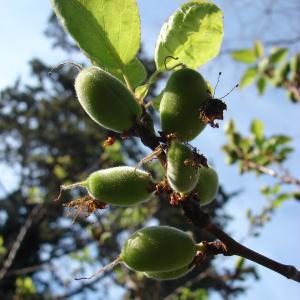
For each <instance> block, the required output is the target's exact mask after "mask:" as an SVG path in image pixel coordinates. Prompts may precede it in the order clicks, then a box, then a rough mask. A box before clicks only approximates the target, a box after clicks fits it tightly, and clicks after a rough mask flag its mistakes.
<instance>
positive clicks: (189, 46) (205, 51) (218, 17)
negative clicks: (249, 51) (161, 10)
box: [155, 0, 223, 70]
mask: <svg viewBox="0 0 300 300" xmlns="http://www.w3.org/2000/svg"><path fill="white" fill-rule="evenodd" d="M222 40H223V14H222V12H221V10H220V9H219V8H218V7H217V6H216V5H215V4H213V3H210V2H205V1H201V0H198V1H197V0H195V1H190V2H188V3H185V4H183V5H182V6H181V8H180V10H178V11H177V12H175V13H174V14H173V15H172V16H171V17H170V18H169V19H168V21H167V22H166V23H165V24H164V25H163V27H162V29H161V31H160V34H159V37H158V40H157V43H156V49H155V62H156V66H157V69H158V70H165V65H164V61H165V59H166V57H167V56H170V55H171V56H173V57H178V61H179V62H180V63H183V64H185V65H186V66H188V67H190V68H198V67H200V66H201V65H203V64H205V63H206V62H208V61H209V60H211V59H212V58H214V57H215V56H216V55H217V54H218V53H219V51H220V47H221V42H222ZM178 61H176V60H173V61H172V60H170V61H169V62H168V67H172V66H174V65H176V64H178Z"/></svg>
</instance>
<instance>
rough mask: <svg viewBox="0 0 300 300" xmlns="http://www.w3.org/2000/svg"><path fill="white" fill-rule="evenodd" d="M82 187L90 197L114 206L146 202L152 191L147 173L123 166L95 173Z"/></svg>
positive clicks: (151, 184)
mask: <svg viewBox="0 0 300 300" xmlns="http://www.w3.org/2000/svg"><path fill="white" fill-rule="evenodd" d="M82 185H83V186H85V187H86V188H87V190H88V192H89V194H90V195H91V196H92V197H94V198H96V199H98V200H100V201H103V202H105V203H109V204H116V205H131V204H136V203H138V202H141V201H144V200H147V199H149V197H150V196H151V194H152V191H153V183H152V182H151V176H150V174H149V173H147V172H144V171H141V170H138V169H135V168H132V167H125V166H124V167H114V168H109V169H105V170H100V171H96V172H94V173H92V174H91V175H90V176H89V177H88V179H87V180H86V181H85V182H84V183H82ZM151 189H152V191H151Z"/></svg>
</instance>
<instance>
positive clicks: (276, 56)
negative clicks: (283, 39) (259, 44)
mask: <svg viewBox="0 0 300 300" xmlns="http://www.w3.org/2000/svg"><path fill="white" fill-rule="evenodd" d="M287 54H288V49H286V48H275V49H273V50H272V51H271V55H270V56H269V62H270V63H271V64H274V65H276V64H278V63H279V62H281V61H283V60H284V59H285V58H286V56H287Z"/></svg>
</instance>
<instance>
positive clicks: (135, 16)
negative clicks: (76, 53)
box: [51, 0, 140, 70]
mask: <svg viewBox="0 0 300 300" xmlns="http://www.w3.org/2000/svg"><path fill="white" fill-rule="evenodd" d="M51 1H52V5H53V8H54V10H55V12H56V15H57V16H58V17H59V19H60V21H61V23H62V24H63V25H64V27H65V29H66V30H67V31H68V32H69V33H70V34H71V35H72V37H73V38H74V39H75V41H76V42H77V44H78V46H79V47H80V49H81V50H82V51H83V53H84V54H85V55H86V56H87V57H88V58H89V59H90V60H91V62H92V63H93V64H95V65H98V66H101V67H103V68H106V69H108V70H111V69H124V66H125V65H127V64H128V63H130V62H131V61H132V60H133V59H134V57H135V56H136V54H137V52H138V50H139V48H140V17H139V11H138V7H137V4H136V1H135V0H114V1H106V0H89V1H85V0H51Z"/></svg>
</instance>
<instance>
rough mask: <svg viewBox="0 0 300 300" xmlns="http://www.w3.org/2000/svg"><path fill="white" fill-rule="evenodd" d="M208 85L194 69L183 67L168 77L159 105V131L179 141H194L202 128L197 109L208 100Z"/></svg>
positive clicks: (202, 123) (203, 124) (202, 124)
mask: <svg viewBox="0 0 300 300" xmlns="http://www.w3.org/2000/svg"><path fill="white" fill-rule="evenodd" d="M210 97H211V96H210V94H209V92H208V86H207V84H206V82H205V80H204V79H203V77H202V76H201V75H200V74H199V73H198V72H197V71H195V70H192V69H188V68H183V69H180V70H178V71H175V72H174V73H173V74H172V75H171V76H170V78H169V80H168V83H167V85H166V88H165V90H164V93H163V96H162V100H161V103H160V108H159V110H160V121H161V127H162V130H163V132H165V133H167V134H170V133H174V134H176V136H177V137H178V138H179V140H181V141H190V140H192V139H194V138H195V137H196V136H197V135H198V134H199V133H200V132H201V131H202V130H203V129H204V127H205V123H204V122H203V121H202V120H201V119H200V110H201V108H203V107H204V105H205V104H206V102H207V101H208V100H209V98H210Z"/></svg>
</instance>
